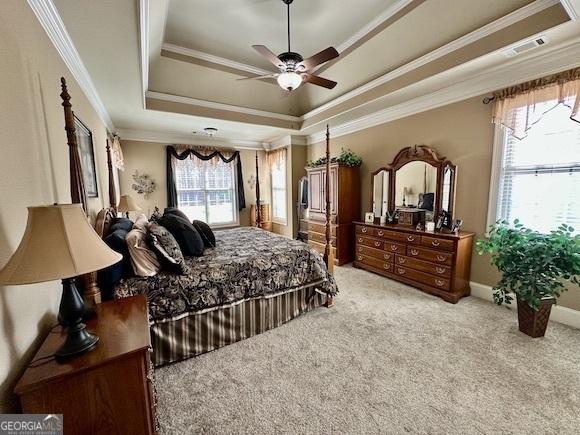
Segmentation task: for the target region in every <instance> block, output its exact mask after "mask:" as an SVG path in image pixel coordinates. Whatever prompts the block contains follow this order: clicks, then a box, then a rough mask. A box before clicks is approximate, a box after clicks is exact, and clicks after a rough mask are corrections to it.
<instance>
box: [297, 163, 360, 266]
mask: <svg viewBox="0 0 580 435" xmlns="http://www.w3.org/2000/svg"><path fill="white" fill-rule="evenodd" d="M306 172H307V173H308V211H309V213H308V244H309V245H310V246H312V247H313V248H314V249H316V250H317V251H318V252H320V253H321V254H322V253H324V247H325V243H326V237H325V231H326V224H325V223H326V165H322V166H316V167H311V168H306ZM329 199H330V222H331V226H330V236H331V246H332V247H331V249H332V251H333V254H334V264H336V265H338V266H340V265H343V264H345V263H349V262H351V261H352V260H353V259H354V225H353V221H356V220H358V219H360V175H359V167H352V166H346V165H343V164H340V163H332V164H330V198H329Z"/></svg>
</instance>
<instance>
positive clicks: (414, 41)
mask: <svg viewBox="0 0 580 435" xmlns="http://www.w3.org/2000/svg"><path fill="white" fill-rule="evenodd" d="M47 1H50V0H47ZM52 1H53V2H54V4H55V6H56V9H57V10H58V13H59V15H60V17H61V19H62V23H63V24H64V26H65V27H66V29H65V30H64V31H66V32H68V34H69V35H70V37H71V39H72V41H73V42H74V46H75V48H76V51H78V53H79V55H80V59H79V60H78V62H80V63H82V64H83V65H84V67H85V68H86V70H87V71H88V73H89V75H90V79H89V81H91V82H92V84H93V85H94V91H95V93H96V94H98V97H97V98H100V101H101V102H102V104H103V105H104V106H105V108H106V110H107V112H108V114H109V115H110V118H111V119H112V120H113V123H114V129H116V130H117V131H121V132H125V133H130V136H132V137H133V138H141V139H144V138H146V137H150V138H152V139H151V140H154V138H158V140H160V141H164V140H163V139H161V138H163V137H165V138H166V139H165V140H167V141H169V140H171V139H169V138H173V139H175V140H178V138H179V141H181V142H184V143H187V140H188V138H191V143H196V142H199V141H200V140H202V141H203V140H206V141H207V139H204V138H203V137H201V138H200V137H199V136H194V135H193V133H192V131H194V130H198V131H199V130H203V128H205V127H217V128H218V129H219V132H218V137H217V138H214V139H213V140H214V141H219V140H224V141H226V142H228V143H231V142H232V141H233V142H236V141H238V142H240V143H241V142H243V143H244V144H245V145H246V146H252V143H253V144H254V146H255V144H260V143H262V142H269V141H271V140H272V139H274V138H277V137H280V136H284V135H289V134H292V135H313V136H312V137H314V136H316V134H317V133H318V132H319V130H321V129H322V126H323V125H325V124H326V123H329V124H330V125H331V127H333V126H334V127H335V128H336V129H337V131H338V130H339V129H340V128H342V130H340V131H344V128H343V127H344V126H348V125H349V124H353V122H354V121H356V120H358V119H360V118H361V117H365V116H369V115H372V114H373V113H378V112H380V111H384V110H390V108H393V109H397V110H398V112H397V113H403V112H405V113H407V112H406V111H405V110H402V111H401V110H399V109H398V108H400V107H402V106H405V105H409V106H411V105H414V104H415V101H417V99H418V98H422V97H424V96H427V95H431V94H432V93H437V92H441V91H442V90H445V89H446V88H447V87H449V86H453V85H454V84H456V83H466V85H465V86H468V85H467V83H470V80H472V79H473V80H475V79H476V77H478V73H481V74H484V73H485V72H486V71H488V70H489V71H491V72H493V71H496V70H497V71H500V70H499V69H497V68H500V67H502V66H504V65H510V64H515V63H517V61H518V60H519V59H524V58H526V57H534V56H540V57H541V55H542V52H546V53H547V52H548V51H550V50H552V49H555V48H557V46H558V44H563V43H566V41H572V40H574V39H575V38H578V37H579V36H580V21H570V22H568V23H565V24H562V25H559V26H557V27H555V28H546V29H545V30H542V34H546V35H548V36H549V38H550V40H551V43H550V44H547V45H546V46H545V47H542V48H540V49H538V51H535V52H530V54H529V55H527V54H526V55H525V56H522V57H521V58H520V57H518V58H516V59H507V58H506V57H505V56H503V55H502V54H501V52H500V51H498V50H497V47H496V48H492V49H490V51H489V52H488V53H486V54H484V55H481V56H480V55H478V57H476V58H473V59H468V58H465V59H464V60H463V61H462V63H461V64H459V65H456V66H454V67H452V68H448V69H447V70H442V71H437V72H436V73H435V74H434V75H432V77H426V78H420V79H418V80H416V81H415V82H414V83H409V84H404V85H401V86H399V87H398V88H396V89H393V90H390V91H389V92H388V93H384V94H376V95H374V96H372V98H370V97H369V98H366V97H365V98H366V99H362V100H361V98H362V96H360V95H361V94H360V93H357V92H354V93H353V92H349V91H351V89H354V88H356V87H357V86H360V85H362V87H363V88H366V87H368V83H370V82H372V80H373V79H376V78H378V77H382V76H383V75H385V74H386V75H387V76H388V75H389V74H392V73H393V72H396V71H398V70H399V69H401V68H402V69H405V68H406V67H407V65H410V64H408V62H410V61H413V62H415V61H416V60H417V59H419V58H421V57H422V56H425V55H426V56H427V57H432V56H434V53H435V51H436V50H439V49H440V48H441V47H442V46H445V44H448V43H450V42H451V43H452V44H453V43H455V41H457V38H458V37H462V36H463V35H465V34H466V33H469V32H473V31H475V32H476V33H477V32H478V31H479V30H478V29H481V26H488V27H489V26H491V29H492V32H493V31H495V30H496V29H495V26H496V23H497V20H498V19H501V18H502V17H504V16H506V15H507V14H510V13H512V12H513V11H514V10H517V11H518V12H516V15H517V13H519V11H520V10H521V9H520V8H521V7H522V6H525V7H530V6H531V7H532V8H533V10H534V11H535V10H536V9H534V8H537V10H538V11H543V10H547V8H550V7H551V6H554V5H555V4H558V3H557V1H555V0H536V1H532V0H488V1H486V2H481V1H480V0H462V1H461V2H457V1H454V0H425V1H423V0H388V1H386V0H357V1H356V2H354V1H352V0H351V1H347V0H295V4H294V5H293V6H292V14H293V16H294V17H295V20H294V21H293V22H294V23H295V24H294V25H293V26H296V27H298V30H296V29H295V30H294V35H295V36H296V39H295V41H296V42H295V45H294V46H293V49H296V50H298V51H303V54H304V55H305V56H308V55H310V54H313V53H314V52H316V51H319V50H320V49H323V48H325V47H326V46H328V45H335V46H338V45H340V44H342V43H343V42H344V41H345V40H346V39H348V38H349V37H351V36H352V35H353V34H354V33H356V32H357V31H358V30H360V29H361V28H362V27H364V26H365V25H366V24H368V22H369V20H370V21H372V20H373V19H374V18H376V16H377V14H381V13H383V12H384V11H385V10H386V9H388V8H389V7H392V6H393V4H394V3H398V4H402V3H405V4H407V3H413V2H415V3H416V5H417V6H416V7H415V8H414V9H411V10H409V11H407V12H406V13H405V15H404V16H402V17H399V19H398V20H396V21H395V22H393V23H391V24H390V25H389V26H388V27H386V28H385V29H383V30H382V31H381V32H379V33H378V34H377V35H375V36H373V37H372V38H371V39H369V40H368V41H366V42H364V43H362V44H361V45H360V46H359V47H358V48H356V49H355V50H354V51H353V52H352V53H351V54H349V55H348V56H346V57H344V58H341V59H340V60H339V61H338V62H337V63H336V64H334V65H332V66H331V67H330V68H328V70H326V71H323V72H322V73H321V75H323V76H328V77H329V78H333V79H338V80H339V81H340V85H339V87H337V89H336V90H335V92H328V91H327V90H325V89H318V88H314V87H312V86H310V85H309V86H303V87H301V88H300V89H299V91H300V92H299V93H293V94H292V95H290V97H288V96H284V95H282V94H281V93H280V90H279V89H278V88H277V87H276V86H274V85H272V84H270V83H267V82H261V81H247V82H238V81H236V79H237V78H239V73H236V72H235V71H231V70H230V71H223V70H222V69H221V68H220V67H219V66H216V65H213V66H212V65H211V64H199V63H196V62H189V61H184V60H183V59H175V58H169V57H167V56H160V50H161V45H162V41H165V42H171V43H172V44H176V45H181V46H183V47H185V48H191V49H194V50H197V51H198V52H204V53H205V52H207V53H208V54H210V55H213V56H219V57H223V58H229V59H230V60H233V61H237V62H244V63H248V64H251V65H254V66H258V67H264V68H269V65H268V64H267V62H266V63H260V62H261V61H262V59H261V57H260V56H259V55H258V54H257V53H255V52H254V51H253V50H252V49H251V48H250V46H251V44H254V43H262V44H266V45H268V46H269V47H270V48H271V49H272V50H273V51H275V52H278V51H282V50H284V40H285V15H284V13H285V6H284V5H283V4H282V2H281V1H280V0H211V1H202V0H126V1H122V2H119V1H118V0H100V1H99V2H95V1H94V0H75V2H70V1H69V0H52ZM363 3H364V4H365V6H366V7H358V8H354V7H353V4H356V5H357V6H358V5H361V4H363ZM565 3H566V4H572V5H574V6H575V8H576V9H575V10H577V11H580V0H566V2H565ZM141 5H148V8H147V11H149V15H148V19H149V24H148V26H147V30H148V32H145V33H144V34H143V32H142V31H141V30H142V29H141V28H140V18H143V15H142V14H140V13H141V12H142V11H143V10H141V9H140V6H141ZM345 11H348V13H345ZM193 12H196V13H193ZM534 13H535V12H534ZM512 15H513V14H512ZM276 17H277V18H276ZM166 20H167V21H166ZM276 21H278V22H277V23H276ZM299 21H300V22H301V24H300V23H299ZM548 21H549V20H548ZM514 22H515V21H514ZM540 25H541V22H540ZM540 28H541V27H540ZM320 29H323V30H322V31H321V30H320ZM418 29H420V30H419V31H418ZM312 35H315V36H312ZM143 36H148V38H143ZM516 40H517V39H516ZM276 41H277V42H276ZM393 41H394V42H393ZM473 41H476V42H477V41H478V39H477V38H475V39H473ZM514 42H515V41H514ZM143 44H145V45H143ZM147 44H148V46H147ZM142 47H143V48H144V49H145V50H147V49H148V50H149V56H147V57H148V59H145V60H146V62H144V63H142V61H141V60H142V59H141V48H142ZM433 50H435V51H433ZM373 53H378V54H376V55H373ZM433 59H436V57H433ZM572 61H573V59H572V60H571V61H570V62H572ZM578 63H580V59H579V60H578ZM144 65H145V66H147V67H148V68H144ZM550 67H551V66H550V65H546V66H545V71H549V70H550ZM415 68H416V67H413V68H410V69H409V73H410V74H411V75H412V74H413V73H414V72H415ZM144 71H145V72H147V73H148V76H149V78H148V80H147V82H146V83H145V86H146V88H145V89H143V86H142V81H141V78H142V74H143V72H144ZM525 73H526V71H525V70H524V71H519V72H518V74H515V75H514V76H513V77H516V78H517V77H521V78H522V80H523V79H524V78H525ZM490 74H491V73H490ZM536 74H542V71H540V70H538V72H536ZM505 79H506V78H505V77H501V76H497V80H496V81H495V83H497V88H501V87H503V86H507V85H508V84H503V83H505V81H506V80H505ZM487 83H490V80H489V79H487ZM491 83H494V82H493V81H491ZM476 85H477V83H475V81H474V84H473V89H484V87H481V86H479V87H477V86H476ZM469 86H471V85H469ZM147 88H148V89H149V90H150V91H155V92H156V93H158V94H159V93H161V94H165V95H166V96H167V97H169V98H170V97H171V96H172V95H176V96H179V97H187V98H189V99H190V100H191V101H193V102H195V101H201V100H203V101H205V102H208V103H209V104H214V103H220V104H222V105H223V104H225V105H230V106H229V109H228V110H230V113H231V111H232V110H233V111H236V107H238V108H241V109H240V110H241V111H242V113H243V111H244V110H246V109H244V108H247V109H248V110H250V111H251V110H253V111H255V112H257V111H267V112H273V116H274V117H275V116H277V114H285V115H293V116H295V117H298V118H296V119H302V118H300V115H302V114H304V113H305V112H306V111H308V110H310V109H311V108H312V107H319V106H320V105H321V104H324V103H326V102H328V101H329V100H332V101H331V103H330V106H329V105H324V106H323V107H326V106H328V107H333V104H334V103H335V102H336V103H338V102H339V101H350V100H349V99H351V98H352V99H353V100H356V104H355V105H353V106H352V107H351V108H345V109H344V110H342V109H341V111H339V112H335V113H334V112H333V113H329V114H328V116H325V117H324V118H322V119H317V120H316V123H314V124H313V125H306V124H307V123H306V122H305V125H304V126H303V128H302V129H301V130H290V129H288V128H280V127H275V126H273V125H274V124H270V125H268V123H267V122H266V123H264V122H258V121H256V122H254V121H252V120H245V121H244V122H241V121H233V120H228V119H232V118H228V117H227V116H225V115H224V116H221V115H219V114H217V115H208V114H207V112H206V114H205V115H199V116H193V115H191V114H184V113H171V112H169V111H155V110H147V109H145V108H144V100H145V99H144V90H146V89H147ZM497 88H496V89H497ZM355 91H356V90H355ZM482 92H487V90H484V91H482ZM85 93H86V92H85ZM351 94H352V95H351ZM357 95H359V96H358V97H357ZM203 101H202V102H203ZM192 104H194V103H192ZM192 107H193V106H192ZM206 107H207V106H206ZM337 107H340V106H337ZM413 107H414V106H413ZM242 109H243V110H242ZM333 110H334V109H333ZM200 113H201V112H200ZM246 113H248V111H246ZM312 116H315V115H312ZM294 128H296V127H294Z"/></svg>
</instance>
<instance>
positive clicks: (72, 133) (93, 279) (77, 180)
mask: <svg viewBox="0 0 580 435" xmlns="http://www.w3.org/2000/svg"><path fill="white" fill-rule="evenodd" d="M60 84H61V88H62V92H61V94H60V97H61V98H62V107H63V108H64V129H65V130H66V139H67V144H68V150H69V165H70V196H71V201H72V203H73V204H82V207H83V210H84V211H85V214H87V215H88V206H87V193H86V191H85V183H84V180H83V172H82V167H81V159H80V156H79V148H78V144H77V137H76V130H75V121H74V113H73V111H72V105H71V103H70V95H69V93H68V89H67V87H66V80H65V78H64V77H61V78H60ZM78 280H79V283H80V284H81V286H82V288H83V290H84V291H83V299H84V300H85V304H86V312H87V314H90V313H91V312H93V313H94V307H95V304H98V303H100V302H101V290H100V289H99V287H98V286H97V273H96V272H93V273H87V274H86V275H82V276H80V277H78Z"/></svg>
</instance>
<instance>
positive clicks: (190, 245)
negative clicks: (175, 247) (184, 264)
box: [159, 213, 204, 257]
mask: <svg viewBox="0 0 580 435" xmlns="http://www.w3.org/2000/svg"><path fill="white" fill-rule="evenodd" d="M159 224H161V225H163V226H164V227H165V228H167V229H168V230H169V232H170V233H171V234H172V235H173V237H175V240H177V243H178V244H179V247H180V248H181V252H183V255H185V256H194V257H200V256H202V255H203V248H204V245H203V240H202V238H201V236H200V235H199V233H198V232H197V230H196V229H195V228H194V227H193V225H192V224H191V222H189V221H188V220H187V219H183V218H182V217H181V216H177V215H175V214H171V213H169V214H164V215H163V217H162V218H161V219H159Z"/></svg>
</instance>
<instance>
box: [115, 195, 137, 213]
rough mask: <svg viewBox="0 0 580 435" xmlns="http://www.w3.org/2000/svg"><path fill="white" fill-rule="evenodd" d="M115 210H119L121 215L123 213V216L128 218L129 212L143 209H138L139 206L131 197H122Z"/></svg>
mask: <svg viewBox="0 0 580 435" xmlns="http://www.w3.org/2000/svg"><path fill="white" fill-rule="evenodd" d="M117 210H119V211H120V212H121V213H125V216H127V217H129V212H130V211H141V210H143V209H142V208H141V207H139V204H137V203H136V202H135V200H134V199H133V198H132V197H131V196H129V195H123V196H121V199H120V200H119V206H118V207H117Z"/></svg>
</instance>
